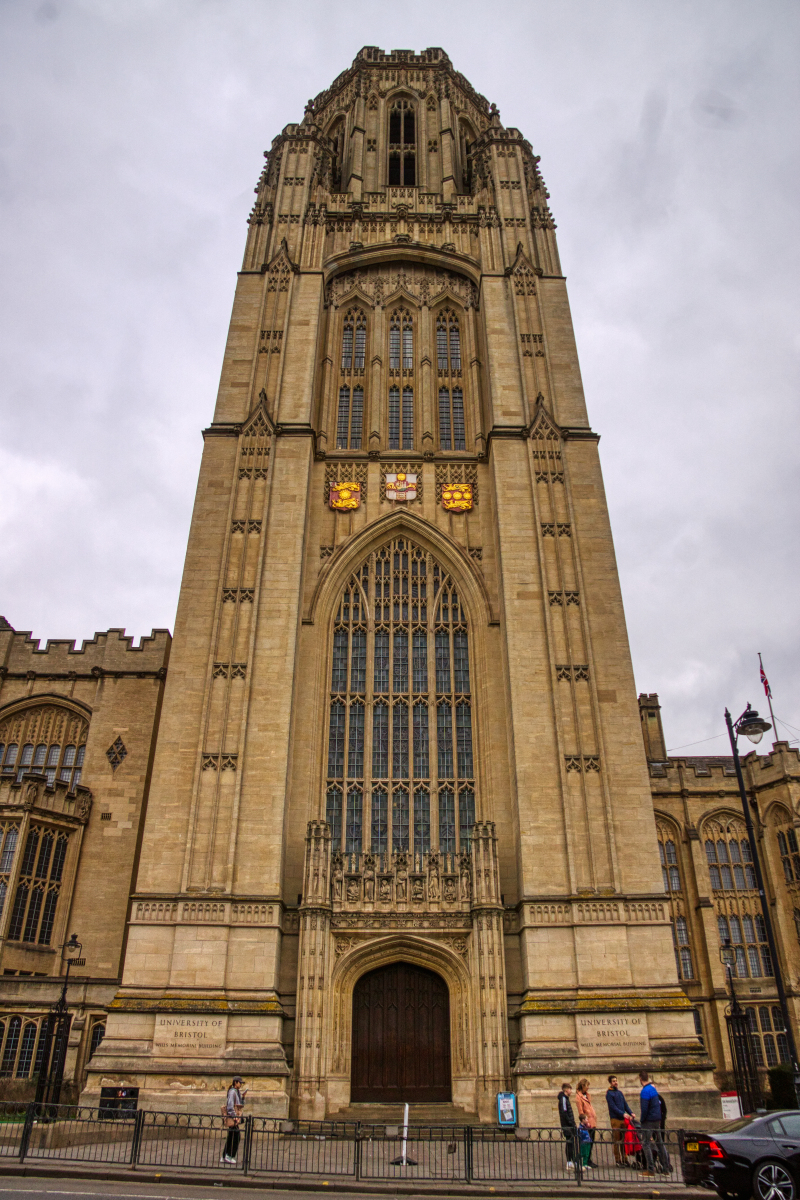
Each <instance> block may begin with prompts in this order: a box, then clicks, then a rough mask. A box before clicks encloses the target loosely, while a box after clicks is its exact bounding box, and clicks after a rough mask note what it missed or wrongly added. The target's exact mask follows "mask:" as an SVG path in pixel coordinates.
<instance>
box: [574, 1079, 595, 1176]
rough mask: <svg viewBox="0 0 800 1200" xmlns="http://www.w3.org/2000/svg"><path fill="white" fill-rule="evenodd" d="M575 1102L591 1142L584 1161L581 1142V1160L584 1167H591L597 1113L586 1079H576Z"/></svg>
mask: <svg viewBox="0 0 800 1200" xmlns="http://www.w3.org/2000/svg"><path fill="white" fill-rule="evenodd" d="M575 1103H576V1104H577V1105H578V1120H579V1121H581V1122H584V1118H585V1122H584V1123H585V1125H586V1128H587V1129H588V1130H589V1138H590V1142H591V1144H590V1146H589V1154H588V1157H587V1158H586V1160H585V1161H584V1157H583V1151H584V1146H583V1144H581V1162H582V1163H583V1165H584V1166H585V1167H589V1168H590V1169H591V1168H592V1166H593V1165H594V1164H593V1163H592V1154H593V1153H594V1139H595V1137H596V1135H597V1113H596V1112H595V1111H594V1105H593V1104H592V1098H591V1096H590V1095H589V1080H588V1079H580V1080H579V1081H578V1090H577V1092H576V1093H575Z"/></svg>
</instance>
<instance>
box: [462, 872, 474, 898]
mask: <svg viewBox="0 0 800 1200" xmlns="http://www.w3.org/2000/svg"><path fill="white" fill-rule="evenodd" d="M471 895H472V881H471V880H470V877H469V871H468V870H467V868H466V867H462V868H461V899H462V900H469V898H470V896H471Z"/></svg>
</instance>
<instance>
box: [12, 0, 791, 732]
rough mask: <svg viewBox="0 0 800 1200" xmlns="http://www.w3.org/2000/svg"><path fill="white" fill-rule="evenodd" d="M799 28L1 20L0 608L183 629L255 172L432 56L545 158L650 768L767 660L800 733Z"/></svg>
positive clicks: (376, 20) (195, 4)
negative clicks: (356, 81) (183, 583)
mask: <svg viewBox="0 0 800 1200" xmlns="http://www.w3.org/2000/svg"><path fill="white" fill-rule="evenodd" d="M799 34H800V8H799V7H798V4H797V3H796V2H794V0H793V2H791V3H788V2H783V0H747V2H742V0H725V2H716V0H700V2H698V0H690V2H688V3H687V2H681V0H546V2H545V0H529V2H528V3H524V2H522V3H507V2H505V0H493V2H492V3H491V4H487V3H482V4H478V3H474V2H471V0H461V3H459V4H453V3H441V4H438V5H434V4H432V3H430V2H429V0H427V2H425V3H416V2H414V0H406V2H405V3H402V4H399V3H398V4H392V5H390V4H385V3H384V4H378V3H374V2H373V3H363V2H361V0H351V2H350V3H347V4H345V3H341V2H339V3H318V2H314V0H293V2H292V3H280V4H279V3H275V2H274V0H0V289H2V321H1V322H0V380H1V381H2V382H0V405H1V411H0V420H1V421H2V425H1V427H0V539H1V544H2V558H1V559H0V571H2V587H1V589H0V612H2V613H4V614H5V616H6V617H7V618H8V620H9V621H10V622H11V624H12V625H13V626H14V627H15V628H17V629H31V630H32V631H33V634H34V636H36V637H40V638H43V639H44V638H48V637H68V638H77V639H78V640H79V641H80V639H82V638H86V637H91V636H92V634H93V633H94V631H95V630H98V629H106V628H107V627H109V626H126V627H127V629H128V632H129V633H133V634H135V635H136V636H137V637H138V636H140V635H141V634H143V633H148V632H149V631H150V628H151V627H152V626H164V625H165V626H168V627H170V628H171V627H172V625H173V622H174V615H175V606H176V602H177V596H178V587H179V583H180V576H181V570H182V564H183V555H184V549H185V543H186V536H187V532H188V526H189V519H190V515H191V506H192V502H193V497H194V488H195V480H196V473H197V468H198V464H199V459H200V452H201V446H202V442H201V437H200V430H201V428H202V427H203V426H204V425H205V424H207V423H208V420H209V418H210V416H211V412H212V407H213V403H214V397H215V393H216V386H217V380H218V375H219V368H220V364H221V359H222V351H223V346H224V342H225V336H226V332H227V324H228V319H229V314H230V306H231V300H232V296H233V289H234V284H235V273H236V270H237V269H238V267H239V264H240V259H241V254H242V250H243V247H244V238H245V219H246V216H247V213H248V211H249V209H250V206H251V204H252V199H253V187H254V185H255V183H256V180H257V178H258V175H259V172H260V170H261V165H262V161H263V160H262V157H261V152H262V150H264V149H266V148H267V147H268V146H269V144H270V141H271V139H272V138H273V137H274V136H275V134H277V133H278V132H279V131H280V129H281V128H282V127H283V126H284V125H285V124H286V123H287V122H289V121H297V120H299V119H300V118H301V117H302V113H303V106H304V104H305V102H306V100H307V99H308V97H309V96H313V95H315V94H316V93H317V92H318V91H320V90H321V89H322V88H324V87H327V86H328V84H329V83H330V82H331V81H332V80H333V79H334V77H335V76H336V75H337V74H338V73H339V72H340V71H341V70H343V69H344V68H345V67H347V66H348V65H349V63H350V62H351V61H352V59H353V57H354V55H355V54H356V53H357V51H358V50H359V48H360V47H361V46H362V45H379V46H381V47H383V48H384V49H392V48H397V47H401V48H408V49H414V50H420V49H424V48H425V47H427V46H442V47H444V49H445V50H446V51H447V53H448V54H449V55H450V57H451V58H452V60H453V62H454V64H455V66H456V67H457V69H459V70H461V71H463V72H464V74H465V75H466V76H467V78H468V79H469V80H470V81H471V82H472V84H473V85H474V86H475V87H476V88H477V89H478V90H479V91H480V92H483V94H484V95H486V96H487V97H488V99H489V100H492V101H494V102H496V103H497V105H498V106H499V108H500V112H501V118H502V120H503V122H504V124H506V125H516V126H518V127H519V128H520V129H521V130H522V131H523V133H524V135H525V136H526V137H527V138H528V139H529V140H530V141H531V143H532V144H533V147H534V150H535V152H536V153H537V154H540V155H541V160H542V161H541V169H542V172H543V174H544V178H545V180H546V182H547V184H548V187H549V190H550V192H551V201H550V203H551V207H552V209H553V212H554V215H555V218H556V221H557V223H558V237H559V244H560V249H561V256H562V262H563V266H564V270H565V272H566V274H567V276H568V280H569V285H568V286H569V291H570V298H571V302H572V309H573V316H574V321H575V327H576V333H577V339H578V349H579V352H580V357H581V364H582V369H583V374H584V383H585V387H586V393H587V399H588V404H589V412H590V417H591V420H592V424H593V426H594V428H595V429H596V430H598V432H599V433H600V434H601V435H602V440H601V443H600V453H601V457H602V462H603V468H604V473H605V480H606V487H607V491H608V498H609V504H610V507H611V519H612V523H613V528H614V533H615V541H616V547H617V554H618V559H619V566H620V572H621V577H622V587H623V594H624V598H625V605H626V612H627V618H628V626H629V632H630V638H631V646H632V651H633V661H634V668H635V672H636V683H637V687H638V689H639V690H640V691H648V692H650V691H658V692H659V693H660V695H661V701H662V705H663V707H664V721H665V726H666V731H667V745H668V746H669V747H680V746H684V745H686V744H688V743H695V742H699V743H700V744H699V745H696V746H693V747H692V748H691V749H690V750H687V753H724V751H725V741H724V739H723V738H719V737H715V735H718V734H719V733H720V731H721V730H723V729H724V726H723V725H722V710H723V708H724V706H725V704H728V705H729V706H730V707H731V709H735V710H736V712H738V711H741V709H742V708H743V707H744V705H745V702H746V701H747V700H752V701H753V703H754V704H755V705H756V706H757V707H759V708H764V707H766V706H765V705H762V704H761V703H759V702H760V701H763V700H764V697H763V692H761V691H760V688H759V685H758V660H757V657H756V655H757V651H759V650H761V651H762V652H763V654H764V660H765V664H766V667H767V670H768V674H769V676H770V679H771V682H772V687H773V692H774V695H775V706H776V711H777V714H778V716H779V717H780V716H783V717H784V718H785V720H786V721H788V722H791V724H792V725H793V726H795V727H797V728H798V729H800V631H799V629H798V576H800V565H799V564H798V532H797V531H798V493H800V482H799V479H800V475H799V473H798V469H797V459H798V447H800V438H799V437H798V435H799V434H800V428H798V427H799V426H800V418H799V417H798V404H797V379H798V372H797V360H798V354H799V353H800V328H799V327H798V291H797V280H798V274H799V273H798V265H799V264H798V237H797V227H798V182H799V181H798V174H799V172H798V156H797V151H798V145H797V129H798V125H799V122H798V113H799V112H800V108H799V106H798V92H799V91H800V88H799V87H798V82H799V81H798V62H800V53H799V52H800V44H799V43H800V37H799V36H798V35H799ZM734 715H736V713H734ZM784 736H786V734H785V733H784ZM788 736H790V737H792V738H794V737H797V736H798V735H797V733H795V732H791V733H790V734H789V735H788ZM707 738H714V739H715V740H711V741H701V739H707ZM767 740H768V739H765V743H766V742H767Z"/></svg>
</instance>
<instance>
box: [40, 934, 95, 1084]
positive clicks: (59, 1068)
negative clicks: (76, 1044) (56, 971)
mask: <svg viewBox="0 0 800 1200" xmlns="http://www.w3.org/2000/svg"><path fill="white" fill-rule="evenodd" d="M82 949H83V946H82V945H81V943H80V942H79V941H78V935H77V934H75V933H73V934H72V935H71V937H70V939H69V941H67V942H65V943H64V945H63V946H62V948H61V957H62V960H63V957H64V952H65V951H66V953H67V970H66V973H65V975H64V986H63V987H62V988H61V995H60V996H59V998H58V1001H57V1002H56V1003H55V1004H54V1005H53V1007H52V1008H51V1009H50V1012H49V1013H48V1014H47V1025H46V1028H45V1034H44V1048H43V1051H42V1061H41V1066H40V1068H39V1078H38V1080H37V1081H36V1104H58V1103H59V1102H60V1100H61V1086H62V1084H63V1082H64V1066H65V1063H66V1060H67V1043H68V1041H69V1027H70V1016H69V1009H68V1008H67V987H68V986H69V970H70V967H73V966H75V967H82V966H84V965H85V962H86V960H85V959H83V958H80V957H78V956H79V955H80V952H81V950H82ZM75 951H77V952H78V955H75Z"/></svg>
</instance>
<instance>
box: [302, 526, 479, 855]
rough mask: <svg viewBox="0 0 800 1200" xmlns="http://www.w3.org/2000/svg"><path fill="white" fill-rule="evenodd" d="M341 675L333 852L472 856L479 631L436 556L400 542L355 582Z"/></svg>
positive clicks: (335, 648)
mask: <svg viewBox="0 0 800 1200" xmlns="http://www.w3.org/2000/svg"><path fill="white" fill-rule="evenodd" d="M330 672H331V675H330V700H329V710H328V774H327V784H326V814H327V818H328V821H329V824H330V825H331V837H332V841H333V847H334V849H338V850H343V851H346V852H353V853H355V852H356V850H355V849H354V847H355V845H356V843H357V842H358V840H359V839H361V846H360V849H361V851H365V850H367V849H370V850H371V851H372V852H373V853H378V854H383V853H388V852H390V851H399V850H406V849H407V850H412V851H413V852H414V853H418V852H419V853H425V852H427V851H428V850H429V849H431V848H432V847H433V848H439V849H440V850H442V851H444V852H445V853H455V852H457V851H458V850H459V849H464V850H466V849H468V847H469V843H470V840H471V831H472V827H473V825H474V823H475V807H476V796H475V782H474V762H473V759H474V751H473V728H472V708H471V704H470V686H471V678H470V665H469V634H468V628H467V624H466V620H465V616H464V613H463V611H462V605H461V600H460V597H459V594H458V589H457V588H456V587H455V585H454V583H453V581H452V580H451V579H450V578H449V577H448V576H447V575H446V574H445V572H444V571H443V570H442V569H441V567H440V566H439V565H438V563H437V562H436V561H435V560H434V559H433V557H432V556H431V555H430V554H429V553H427V552H426V551H424V550H422V549H420V548H419V547H417V546H415V545H414V544H413V543H412V542H409V541H408V540H407V539H406V538H396V539H394V540H393V541H391V542H390V543H389V544H388V545H386V546H384V547H382V548H381V549H379V550H377V551H375V552H373V553H372V554H371V555H370V556H369V558H368V559H367V561H366V563H365V564H364V565H363V567H362V568H361V569H359V571H358V572H356V573H355V575H353V576H352V577H351V579H350V581H349V583H348V584H347V586H346V587H345V589H344V591H343V595H342V599H341V603H340V605H339V608H338V610H337V613H336V618H335V621H334V627H333V635H332V656H331V666H330ZM365 803H366V804H367V805H368V811H367V812H366V813H365V812H364V805H365ZM342 805H344V813H343V812H342ZM356 818H357V819H356ZM367 838H369V845H366V844H365V843H366V841H367Z"/></svg>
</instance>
